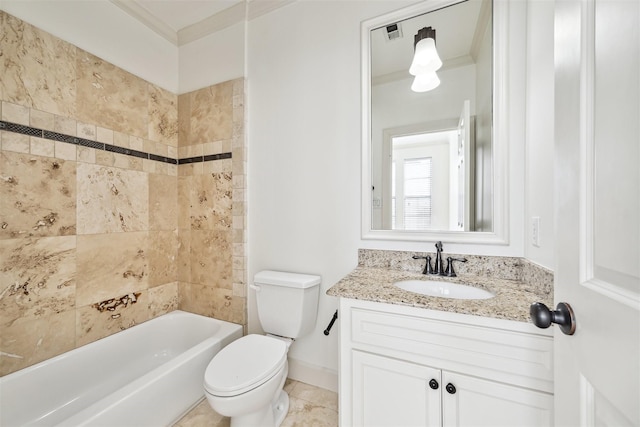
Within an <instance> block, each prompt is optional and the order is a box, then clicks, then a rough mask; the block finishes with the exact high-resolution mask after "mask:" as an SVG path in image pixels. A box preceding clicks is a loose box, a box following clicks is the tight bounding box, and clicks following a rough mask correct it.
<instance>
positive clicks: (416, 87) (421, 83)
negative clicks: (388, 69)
mask: <svg viewBox="0 0 640 427" xmlns="http://www.w3.org/2000/svg"><path fill="white" fill-rule="evenodd" d="M438 85H440V79H439V78H438V75H437V74H436V72H435V71H431V72H430V73H423V74H418V75H417V76H416V77H415V78H414V79H413V84H412V85H411V90H412V91H414V92H427V91H430V90H432V89H435V88H437V87H438Z"/></svg>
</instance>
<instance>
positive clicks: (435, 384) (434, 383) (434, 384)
mask: <svg viewBox="0 0 640 427" xmlns="http://www.w3.org/2000/svg"><path fill="white" fill-rule="evenodd" d="M429 387H431V388H432V389H434V390H437V389H438V387H440V384H438V381H436V380H434V379H432V380H431V381H429Z"/></svg>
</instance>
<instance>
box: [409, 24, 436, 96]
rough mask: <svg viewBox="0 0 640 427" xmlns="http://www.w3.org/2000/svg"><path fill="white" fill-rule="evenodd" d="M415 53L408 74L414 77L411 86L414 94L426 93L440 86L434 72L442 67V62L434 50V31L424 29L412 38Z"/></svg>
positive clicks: (427, 28) (428, 28)
mask: <svg viewBox="0 0 640 427" xmlns="http://www.w3.org/2000/svg"><path fill="white" fill-rule="evenodd" d="M413 46H414V49H415V53H414V56H413V61H412V62H411V67H410V68H409V73H411V74H412V75H414V76H416V77H415V79H414V80H413V84H412V85H411V90H413V91H414V92H427V91H429V90H432V89H435V88H436V87H438V85H439V84H440V79H439V78H438V75H437V74H436V71H437V70H439V69H440V67H442V60H441V59H440V56H439V55H438V51H437V50H436V30H434V29H433V28H431V27H424V28H422V29H421V30H419V31H418V33H417V34H416V35H415V36H414V41H413Z"/></svg>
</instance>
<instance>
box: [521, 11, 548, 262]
mask: <svg viewBox="0 0 640 427" xmlns="http://www.w3.org/2000/svg"><path fill="white" fill-rule="evenodd" d="M553 13H554V2H553V0H537V1H530V2H529V5H528V23H527V26H528V34H529V37H528V44H527V63H528V64H527V70H528V73H527V151H526V159H527V164H526V168H527V174H526V187H525V193H526V195H527V204H526V214H525V215H526V218H525V224H526V234H525V236H526V240H525V242H526V244H525V256H526V257H527V258H528V259H530V260H531V261H533V262H535V263H537V264H540V265H542V266H544V267H547V268H550V269H554V267H555V266H554V262H555V261H554V257H555V245H554V240H555V238H554V236H555V233H556V230H554V202H553V200H554V173H553V141H554V63H553V20H554V17H553ZM536 216H537V217H540V232H541V233H540V246H539V247H535V246H533V244H532V242H531V227H532V225H531V218H532V217H536Z"/></svg>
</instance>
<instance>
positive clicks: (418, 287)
mask: <svg viewBox="0 0 640 427" xmlns="http://www.w3.org/2000/svg"><path fill="white" fill-rule="evenodd" d="M394 285H395V286H397V287H399V288H400V289H404V290H405V291H409V292H415V293H416V294H421V295H428V296H432V297H440V298H453V299H489V298H493V297H495V295H494V294H493V293H491V292H489V291H485V290H484V289H480V288H475V287H473V286H467V285H461V284H458V283H450V282H440V281H437V280H403V281H401V282H396V283H394Z"/></svg>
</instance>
